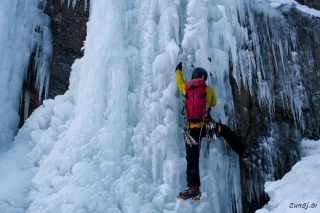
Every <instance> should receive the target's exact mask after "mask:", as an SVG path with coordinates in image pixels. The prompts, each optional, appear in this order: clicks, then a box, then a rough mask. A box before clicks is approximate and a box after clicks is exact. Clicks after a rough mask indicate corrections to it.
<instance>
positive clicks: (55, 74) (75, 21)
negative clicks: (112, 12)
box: [45, 0, 90, 98]
mask: <svg viewBox="0 0 320 213" xmlns="http://www.w3.org/2000/svg"><path fill="white" fill-rule="evenodd" d="M89 4H90V1H88V5H87V8H86V10H85V1H84V0H81V1H77V4H76V5H75V7H74V9H73V8H72V5H71V3H70V6H69V7H68V1H67V0H65V1H64V3H62V4H61V0H49V1H48V3H47V8H46V11H45V12H46V13H47V14H48V15H49V16H50V17H51V31H52V44H53V53H52V64H51V77H50V88H49V94H48V98H54V97H55V96H56V95H61V94H64V93H65V92H66V91H67V90H68V86H69V77H70V71H71V65H72V64H73V62H74V60H75V59H77V58H81V57H82V56H83V52H82V51H81V48H82V47H83V41H84V40H85V38H86V35H87V26H86V23H87V22H88V19H89Z"/></svg>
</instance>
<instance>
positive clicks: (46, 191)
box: [0, 0, 304, 213]
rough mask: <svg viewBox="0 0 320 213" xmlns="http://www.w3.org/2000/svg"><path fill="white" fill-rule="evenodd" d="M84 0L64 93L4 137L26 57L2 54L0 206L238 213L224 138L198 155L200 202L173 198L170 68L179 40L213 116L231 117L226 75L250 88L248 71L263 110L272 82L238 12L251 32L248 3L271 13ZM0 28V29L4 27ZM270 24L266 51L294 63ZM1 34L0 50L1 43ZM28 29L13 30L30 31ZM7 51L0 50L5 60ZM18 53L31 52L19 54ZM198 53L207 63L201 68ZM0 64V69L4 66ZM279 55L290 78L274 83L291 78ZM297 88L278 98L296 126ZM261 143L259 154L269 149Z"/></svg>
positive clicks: (10, 7) (179, 176)
mask: <svg viewBox="0 0 320 213" xmlns="http://www.w3.org/2000/svg"><path fill="white" fill-rule="evenodd" d="M3 2H5V3H3ZM17 2H18V1H15V3H16V4H9V1H2V3H0V4H2V5H3V6H5V7H4V8H5V9H2V8H3V7H0V11H1V13H0V16H1V19H0V20H1V21H0V23H1V24H2V25H5V24H8V21H12V22H14V21H17V20H20V21H21V19H20V18H19V17H12V15H11V14H15V15H17V14H21V13H19V12H21V11H16V12H12V11H15V7H14V6H16V5H20V4H22V3H20V2H19V3H17ZM69 2H71V1H69ZM72 2H76V1H72ZM90 4H91V5H90V18H89V22H88V23H87V27H88V28H87V33H88V34H87V37H86V41H85V46H84V47H83V49H84V50H85V54H84V57H83V58H81V59H78V60H76V61H75V63H74V64H73V66H72V73H71V77H70V87H69V90H68V91H67V92H66V94H64V95H62V96H57V97H56V98H55V99H54V100H45V101H44V102H43V105H42V106H40V107H39V108H38V109H37V110H36V111H34V113H33V114H32V115H31V116H30V117H29V118H28V119H27V120H26V123H25V124H24V126H23V127H22V128H21V129H20V130H19V132H18V134H17V136H16V137H15V138H14V141H13V142H12V143H10V142H11V141H12V137H13V135H14V133H13V131H12V129H13V128H12V127H11V126H14V127H15V128H16V127H17V125H11V124H9V126H8V121H9V120H10V121H14V122H17V121H16V120H17V119H18V117H17V116H18V115H17V106H18V102H19V101H18V99H19V97H20V91H21V86H22V82H23V79H24V73H25V68H26V60H22V59H21V60H17V62H16V63H15V62H14V61H12V60H9V59H10V58H9V59H8V60H7V61H9V62H10V64H9V65H10V66H9V67H10V69H8V70H7V71H6V69H2V68H1V84H0V85H1V87H2V88H3V89H2V90H1V92H0V96H1V98H2V97H4V98H2V99H1V101H2V100H4V101H2V102H1V104H3V105H1V108H0V109H1V112H4V111H5V110H7V109H10V110H11V111H9V113H11V114H9V113H8V114H3V113H1V116H7V117H6V118H3V119H2V118H1V122H0V125H4V126H5V128H2V127H1V131H2V129H5V130H6V131H5V132H4V133H3V134H5V136H6V137H7V139H6V141H5V142H3V143H4V144H10V146H11V147H12V148H11V149H10V150H9V151H7V152H3V154H2V155H1V156H0V188H1V191H0V212H32V213H34V212H41V213H42V212H110V213H111V212H112V213H114V212H128V213H134V212H145V213H150V212H151V213H152V212H166V213H174V212H233V211H238V212H241V209H242V206H241V190H240V171H239V161H238V158H237V155H236V154H235V153H234V152H233V151H232V150H231V149H230V147H228V146H227V145H226V143H225V141H224V140H223V139H219V140H217V141H215V142H214V143H213V144H211V149H210V156H209V158H204V157H203V150H201V157H200V176H201V185H202V186H201V190H202V192H203V195H202V199H201V203H192V202H189V201H187V202H184V201H177V200H176V196H177V194H178V193H179V191H182V190H184V189H185V188H186V184H187V183H186V174H185V169H186V161H185V148H184V143H183V140H182V134H181V132H182V128H183V125H184V121H183V118H182V116H181V115H180V112H181V109H182V105H183V104H182V97H181V95H180V94H179V92H178V90H177V88H176V85H175V81H176V79H175V73H174V70H175V67H176V65H177V63H178V51H179V47H178V45H179V44H181V46H182V49H183V51H182V55H181V59H182V61H183V74H184V77H185V79H187V80H189V79H190V76H191V72H192V69H191V67H190V66H191V65H192V64H193V65H194V66H201V67H203V68H205V69H206V70H207V71H209V72H210V71H211V72H212V74H213V77H212V78H209V79H208V81H207V83H208V84H209V85H211V86H212V87H213V88H214V90H215V92H216V95H217V99H218V104H217V106H216V107H215V108H213V110H212V116H213V118H214V119H216V120H217V121H218V120H220V121H221V122H222V123H224V124H230V125H231V123H232V121H233V120H232V119H233V116H234V112H233V111H234V110H233V102H232V101H231V100H232V93H231V86H230V82H229V71H230V70H231V73H232V76H233V77H234V79H235V80H236V82H237V84H238V86H239V87H240V86H241V85H243V86H244V87H245V89H247V90H248V91H250V92H252V85H253V78H252V76H253V75H254V74H257V75H258V76H259V78H258V80H259V81H258V82H257V84H258V86H259V91H258V94H259V95H258V99H259V103H260V104H261V106H267V107H268V108H269V111H270V114H272V113H273V111H274V99H275V97H274V96H273V94H272V91H271V90H272V84H273V80H274V79H272V76H270V74H269V73H268V72H267V71H268V70H267V68H264V67H263V65H262V63H261V61H260V60H262V56H261V55H260V53H259V51H258V50H259V49H260V46H259V41H258V36H257V35H256V34H254V33H253V34H252V35H251V37H250V38H249V36H248V29H247V28H245V27H244V24H245V22H246V21H247V18H246V12H248V14H249V19H248V20H249V25H250V27H251V28H252V29H256V27H257V26H256V23H255V21H254V18H253V16H254V15H253V12H252V11H251V9H250V7H252V8H253V9H252V10H255V11H254V12H256V13H259V12H261V11H262V13H264V15H265V17H267V18H270V17H271V18H275V19H279V20H281V14H280V12H279V11H277V10H276V9H273V8H272V7H270V8H271V11H270V8H269V6H267V8H264V9H265V10H263V8H261V6H258V5H256V6H252V5H251V2H249V1H243V2H239V1H236V0H226V1H207V0H189V1H187V0H181V1H178V0H175V1H168V0H158V1H150V0H149V1H148V0H132V1H126V0H108V1H105V0H95V1H91V2H90ZM19 8H20V7H19ZM22 8H24V9H30V8H31V9H34V10H35V11H37V12H39V10H38V9H35V8H36V7H35V5H34V4H32V3H30V4H27V3H24V4H23V7H22ZM20 9H21V8H20ZM21 10H22V9H21ZM8 11H10V12H8ZM22 11H25V10H22ZM27 11H28V10H27ZM40 12H41V11H40ZM3 14H5V15H3ZM23 14H24V13H23ZM28 14H29V15H30V14H33V13H30V12H29V13H26V17H28V18H29V16H27V15H28ZM2 20H4V21H2ZM22 20H24V21H25V20H29V19H26V18H25V17H23V19H22ZM45 20H46V19H45ZM23 23H24V22H23ZM26 23H32V24H33V23H34V22H29V21H28V22H26ZM36 23H37V22H36ZM5 26H7V25H5ZM19 26H20V25H19ZM22 26H24V25H22ZM43 26H46V25H45V24H44V25H43ZM33 27H34V26H33ZM4 29H6V31H3V32H11V31H10V27H9V25H8V26H7V28H4ZM23 29H24V28H23ZM28 29H29V28H28ZM31 29H33V28H32V27H31ZM277 29H279V28H275V29H273V28H272V29H269V30H275V31H274V33H275V34H276V36H275V37H270V35H269V39H270V44H271V46H272V45H273V47H274V46H276V47H279V48H276V50H275V52H274V57H275V58H276V56H275V54H280V55H281V56H282V55H285V56H286V57H290V59H291V60H293V59H292V58H294V53H291V52H290V53H288V52H286V48H285V47H286V44H285V41H286V37H285V35H282V34H280V35H279V36H278V34H277V32H278V31H277ZM3 32H2V34H1V33H0V36H2V37H0V41H1V43H0V44H1V45H2V44H4V43H6V41H7V40H9V41H11V40H10V39H11V37H10V38H9V37H8V36H7V35H6V36H7V37H3V35H5V34H4V33H3ZM27 33H28V32H25V31H23V32H17V33H16V35H19V36H22V37H23V36H27V35H28V36H27V38H30V35H29V34H27ZM292 36H293V37H294V36H295V34H294V33H293V35H292ZM1 39H2V40H1ZM2 41H3V42H2ZM11 43H12V44H16V43H15V42H11ZM30 43H31V44H33V43H32V42H31V41H29V40H27V41H25V42H24V43H23V42H22V44H23V45H30ZM18 44H19V43H18ZM22 44H20V45H21V46H22V47H23V45H22ZM246 45H247V46H248V47H255V49H256V50H257V53H256V55H254V54H253V52H252V51H250V48H249V49H245V48H241V47H242V46H246ZM293 45H294V44H293ZM17 48H18V47H15V48H14V49H12V50H11V49H10V48H8V47H7V50H10V51H13V54H12V55H14V53H16V52H19V51H17ZM281 48H283V49H281ZM0 51H2V49H1V50H0ZM28 51H29V52H30V47H29V49H28V48H26V50H25V51H24V52H23V56H26V55H25V54H26V53H28ZM276 51H278V52H276ZM281 51H282V52H281ZM0 53H1V54H3V52H0ZM19 53H20V52H19ZM207 57H211V58H212V62H211V63H210V62H209V61H208V60H207ZM291 57H292V58H291ZM41 58H42V59H45V58H46V55H44V56H42V57H41ZM230 58H231V59H232V60H231V61H230ZM1 59H2V58H0V60H1ZM256 60H257V61H256ZM2 62H3V61H1V63H0V66H2V65H3V64H5V65H8V63H2ZM18 62H19V63H18ZM278 62H279V69H278V70H276V71H277V72H281V73H282V72H283V73H296V74H297V75H296V76H298V77H296V78H293V79H292V81H291V79H289V80H287V81H286V82H284V84H283V85H284V88H291V85H294V86H296V85H300V81H299V75H298V74H299V69H298V68H296V69H287V65H286V64H284V60H279V61H278ZM19 64H20V65H19ZM230 64H232V69H231V67H230ZM16 65H19V68H17V72H18V74H14V76H15V77H17V80H16V81H17V82H16V83H14V82H12V81H15V80H13V79H14V78H9V77H7V76H8V75H13V73H14V72H10V70H13V69H12V67H14V66H16ZM255 65H257V66H255ZM3 70H4V71H3ZM44 70H45V69H44ZM44 70H42V71H44ZM3 76H4V77H5V78H2V77H3ZM44 76H45V75H44V74H43V73H42V74H41V77H44ZM2 79H4V80H3V82H2ZM9 79H10V80H9ZM41 79H44V78H41ZM40 82H42V81H40ZM8 83H12V84H9V86H7V85H8ZM11 88H12V89H11ZM294 88H296V87H294ZM297 88H299V89H297V90H291V89H290V90H288V91H285V94H283V97H284V99H285V100H287V99H288V100H289V101H284V103H286V104H287V103H289V106H287V107H288V108H290V109H292V111H293V114H294V115H296V120H297V123H298V124H300V125H302V124H303V122H302V120H303V116H302V115H301V107H303V106H302V104H301V103H303V101H304V97H303V95H301V94H302V91H303V87H297ZM252 95H253V94H252ZM12 98H13V99H14V100H12V101H11V99H12ZM299 113H300V114H299ZM299 116H300V117H299ZM10 125H11V126H10ZM10 128H11V132H10V131H9V130H7V129H10ZM273 142H274V140H273V139H272V137H270V138H269V139H268V140H267V144H271V145H272V143H273ZM261 147H262V148H261V149H263V150H265V151H266V152H267V153H268V150H269V148H270V146H261ZM270 169H271V168H270ZM270 172H271V173H272V170H270ZM270 179H272V177H270ZM253 184H255V183H253ZM251 193H252V191H251Z"/></svg>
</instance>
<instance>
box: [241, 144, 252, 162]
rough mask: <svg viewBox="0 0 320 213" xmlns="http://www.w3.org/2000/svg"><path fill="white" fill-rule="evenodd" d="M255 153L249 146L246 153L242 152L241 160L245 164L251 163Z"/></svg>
mask: <svg viewBox="0 0 320 213" xmlns="http://www.w3.org/2000/svg"><path fill="white" fill-rule="evenodd" d="M252 153H253V149H251V148H247V149H246V150H245V151H244V153H242V154H241V161H242V162H244V163H245V164H247V163H249V161H250V160H251V156H252Z"/></svg>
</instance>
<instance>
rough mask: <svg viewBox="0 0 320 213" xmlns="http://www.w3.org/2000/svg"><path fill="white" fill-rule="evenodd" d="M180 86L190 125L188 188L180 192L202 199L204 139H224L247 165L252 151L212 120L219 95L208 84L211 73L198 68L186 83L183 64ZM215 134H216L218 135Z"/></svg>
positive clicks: (187, 135)
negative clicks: (200, 162) (200, 167)
mask: <svg viewBox="0 0 320 213" xmlns="http://www.w3.org/2000/svg"><path fill="white" fill-rule="evenodd" d="M176 77H177V87H178V88H179V90H180V92H181V93H182V95H183V96H184V102H185V107H184V112H185V115H186V126H185V129H184V138H185V145H186V154H187V156H186V160H187V171H186V172H187V183H188V189H187V190H185V191H183V192H180V193H179V196H178V198H179V199H189V198H191V199H193V200H200V196H201V192H200V189H199V187H200V175H199V154H200V146H199V145H200V142H201V138H202V137H206V138H207V140H209V138H210V137H215V136H216V137H221V136H222V137H223V138H224V139H225V140H226V141H227V142H228V144H229V145H230V147H231V148H232V149H233V150H234V151H235V152H236V153H237V154H238V155H239V157H240V159H241V161H243V162H245V163H247V162H248V161H249V160H250V155H251V154H252V151H253V150H252V149H251V148H247V147H246V146H245V145H244V144H243V143H241V141H240V139H239V138H238V137H237V135H236V134H235V133H234V132H233V131H231V129H230V128H228V127H227V126H225V125H223V124H220V123H216V122H215V121H214V120H212V119H211V116H210V113H209V111H210V107H214V106H215V105H216V103H217V99H216V95H215V92H214V90H213V88H212V87H209V86H207V85H206V83H205V81H206V80H207V77H208V74H207V72H206V70H205V69H203V68H195V69H194V70H193V72H192V76H191V80H190V81H187V82H185V81H184V79H183V75H182V62H179V64H178V65H177V68H176ZM214 134H215V135H214Z"/></svg>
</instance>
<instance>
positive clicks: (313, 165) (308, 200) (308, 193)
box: [256, 139, 320, 213]
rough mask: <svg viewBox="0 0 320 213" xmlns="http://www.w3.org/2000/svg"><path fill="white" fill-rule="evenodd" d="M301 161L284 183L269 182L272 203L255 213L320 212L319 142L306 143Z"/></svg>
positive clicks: (305, 140) (267, 190)
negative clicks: (319, 204)
mask: <svg viewBox="0 0 320 213" xmlns="http://www.w3.org/2000/svg"><path fill="white" fill-rule="evenodd" d="M300 148H301V153H302V156H303V157H302V159H301V160H300V161H299V162H298V163H296V164H295V165H294V166H293V167H292V169H291V171H290V172H289V173H287V174H286V175H285V176H284V177H283V178H282V179H281V180H278V181H273V182H267V183H266V184H265V191H266V192H267V193H268V195H269V196H270V201H269V203H268V204H267V205H265V206H264V208H263V209H260V210H258V211H256V213H267V212H273V213H276V212H279V213H280V212H281V213H285V212H306V210H307V212H319V208H320V206H318V203H319V200H320V193H319V192H320V183H319V176H320V170H319V166H320V140H318V141H313V140H308V139H303V140H302V141H301V144H300Z"/></svg>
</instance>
